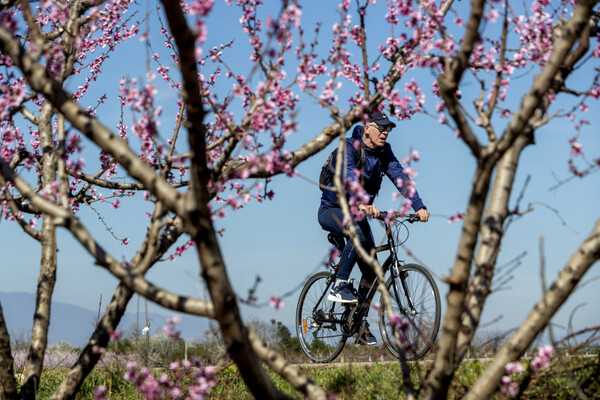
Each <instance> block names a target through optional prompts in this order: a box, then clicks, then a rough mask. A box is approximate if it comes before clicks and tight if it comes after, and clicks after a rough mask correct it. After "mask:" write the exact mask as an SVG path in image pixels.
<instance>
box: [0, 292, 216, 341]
mask: <svg viewBox="0 0 600 400" xmlns="http://www.w3.org/2000/svg"><path fill="white" fill-rule="evenodd" d="M0 303H1V304H2V311H3V314H4V319H5V321H6V326H7V329H8V331H9V332H10V334H11V341H12V342H13V343H14V341H15V340H17V339H28V338H29V337H30V336H31V328H32V326H33V310H34V308H35V294H31V293H22V292H18V293H1V292H0ZM103 311H104V310H103ZM50 313H51V317H50V328H49V331H48V344H50V345H54V344H58V343H60V342H66V343H70V344H72V345H74V346H83V345H84V344H85V343H87V340H88V339H89V337H90V335H91V333H92V332H93V330H94V324H95V322H96V318H97V316H98V312H97V311H92V310H88V309H86V308H83V307H79V306H75V305H72V304H66V303H61V302H57V301H55V302H52V308H51V310H50ZM173 314H175V313H173ZM148 318H150V319H151V320H152V325H151V331H150V335H152V336H153V335H155V334H158V333H161V332H162V327H163V326H164V325H166V324H167V322H166V320H167V317H166V316H164V315H161V314H158V313H149V314H148ZM136 319H137V316H136V313H125V315H123V318H121V322H120V324H119V327H118V330H120V331H122V332H123V333H124V334H128V335H131V334H132V332H133V331H134V330H135V327H136ZM145 320H146V315H145V313H140V317H139V323H138V329H139V330H140V334H141V330H142V328H143V327H144V324H145ZM177 329H178V330H180V331H181V333H182V336H183V337H184V338H185V339H191V338H202V336H203V334H204V332H205V331H206V330H207V329H208V319H206V318H200V317H193V316H188V315H181V323H180V324H179V325H177Z"/></svg>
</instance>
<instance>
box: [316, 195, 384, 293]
mask: <svg viewBox="0 0 600 400" xmlns="http://www.w3.org/2000/svg"><path fill="white" fill-rule="evenodd" d="M343 219H344V216H343V215H342V209H341V208H337V207H329V208H325V207H322V206H321V207H319V224H321V227H322V228H323V229H325V230H326V231H329V232H333V233H335V234H337V235H340V236H344V233H343V231H342V221H343ZM356 225H357V228H358V229H357V233H358V237H359V240H360V243H361V245H362V246H363V248H364V249H365V250H366V251H367V252H369V251H371V249H373V247H375V244H374V243H375V242H374V240H373V233H372V232H371V227H370V226H369V222H368V221H367V219H366V218H365V219H363V220H362V221H360V222H358V223H357V224H356ZM356 262H358V267H359V268H360V271H361V272H362V278H363V279H364V280H366V281H368V282H369V283H373V281H374V280H375V272H374V271H373V269H372V268H371V267H370V266H369V265H367V264H366V263H365V262H364V261H363V260H362V259H361V258H360V257H359V256H358V253H357V252H356V249H355V248H354V245H353V244H352V241H350V240H348V241H347V243H346V246H345V247H344V250H343V251H342V256H341V260H340V266H339V268H338V279H344V280H348V278H350V272H352V268H353V267H354V263H356Z"/></svg>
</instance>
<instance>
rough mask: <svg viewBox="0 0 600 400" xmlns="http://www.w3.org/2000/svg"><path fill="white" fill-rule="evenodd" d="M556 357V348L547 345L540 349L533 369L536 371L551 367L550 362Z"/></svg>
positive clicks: (532, 366) (532, 363)
mask: <svg viewBox="0 0 600 400" xmlns="http://www.w3.org/2000/svg"><path fill="white" fill-rule="evenodd" d="M553 355H554V347H552V345H546V346H543V347H540V348H539V349H538V355H537V356H536V357H535V358H534V359H533V360H532V361H531V368H532V369H533V370H534V371H538V370H540V369H546V368H549V367H550V360H551V359H552V356H553Z"/></svg>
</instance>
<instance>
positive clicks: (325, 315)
mask: <svg viewBox="0 0 600 400" xmlns="http://www.w3.org/2000/svg"><path fill="white" fill-rule="evenodd" d="M386 217H387V213H384V212H382V213H381V216H380V219H382V220H384V225H385V230H386V236H387V244H384V245H382V246H379V247H376V248H375V252H382V251H388V250H389V252H390V254H389V256H388V258H387V259H386V260H385V262H384V263H383V264H382V269H383V273H384V277H385V276H386V274H387V273H388V272H390V276H389V277H388V278H387V281H386V287H387V288H388V291H389V293H390V298H391V302H392V308H393V314H397V315H400V316H402V317H403V318H405V320H406V321H408V324H407V325H408V326H406V325H405V326H404V328H407V329H406V331H405V332H404V335H403V338H404V339H405V341H404V342H403V343H401V344H398V343H397V342H396V339H395V337H394V329H393V327H392V325H391V324H390V321H389V315H388V313H387V310H386V308H385V306H384V304H383V303H384V302H383V301H380V303H381V307H380V308H379V312H378V319H379V330H380V332H381V337H382V339H383V342H384V343H385V345H386V347H387V349H388V351H389V352H390V353H391V354H392V355H393V356H395V357H400V353H401V352H403V354H404V357H405V358H406V359H407V360H418V359H420V358H422V357H423V356H424V355H425V354H426V353H427V352H428V351H429V349H430V348H431V346H432V345H433V343H434V342H435V339H436V337H437V334H438V330H439V326H440V314H441V306H440V295H439V292H438V288H437V285H436V284H435V281H434V280H433V277H432V276H431V274H430V273H429V271H428V270H427V269H426V268H425V267H422V266H421V265H418V264H405V263H404V260H399V259H398V254H397V247H398V246H399V245H400V244H401V243H399V244H398V243H397V239H396V237H395V236H397V235H398V233H399V230H400V229H401V227H402V226H403V227H405V228H406V230H407V238H406V239H405V240H404V241H406V240H407V239H408V227H407V226H406V224H405V223H406V222H409V223H412V222H417V221H419V220H420V218H419V216H418V215H416V214H410V215H408V216H407V217H406V219H404V220H402V221H397V222H398V223H397V225H395V227H396V229H393V227H392V225H391V224H390V223H387V222H385V219H386ZM327 238H328V240H329V242H330V243H331V244H333V245H334V246H335V247H337V248H338V250H339V251H340V252H341V251H342V249H343V248H344V245H345V239H344V237H342V236H339V235H335V234H333V233H329V235H328V236H327ZM338 266H339V262H338V263H337V264H332V265H331V268H330V270H329V271H328V272H326V271H323V272H318V273H316V274H315V275H313V276H311V277H310V278H309V279H308V281H307V282H306V284H305V285H304V287H303V289H302V292H300V297H299V299H298V306H297V308H296V334H297V336H298V339H299V341H300V345H301V347H302V351H303V352H304V354H306V355H307V356H308V358H310V359H311V360H312V361H314V362H319V363H328V362H330V361H332V360H334V359H335V358H336V357H337V356H338V355H339V354H340V353H341V351H342V349H343V348H344V346H345V344H346V341H347V340H348V338H350V337H352V336H353V335H356V343H358V340H359V338H360V336H361V335H362V333H363V331H364V329H365V326H364V323H363V319H364V317H365V315H366V313H367V312H368V307H365V306H364V305H366V304H371V300H372V299H373V297H374V296H375V294H376V292H377V285H378V281H377V279H376V280H375V282H374V283H373V286H372V287H371V289H370V290H369V292H368V293H367V295H366V296H365V298H364V299H363V300H362V301H361V299H360V298H359V296H358V292H357V291H356V290H355V289H354V287H353V282H352V280H351V282H350V285H351V290H352V292H353V294H354V295H355V296H356V297H357V298H359V302H358V304H355V305H348V304H343V303H338V302H332V301H330V300H328V299H327V295H328V293H329V290H330V289H331V286H332V285H333V283H334V282H335V280H336V278H337V268H338Z"/></svg>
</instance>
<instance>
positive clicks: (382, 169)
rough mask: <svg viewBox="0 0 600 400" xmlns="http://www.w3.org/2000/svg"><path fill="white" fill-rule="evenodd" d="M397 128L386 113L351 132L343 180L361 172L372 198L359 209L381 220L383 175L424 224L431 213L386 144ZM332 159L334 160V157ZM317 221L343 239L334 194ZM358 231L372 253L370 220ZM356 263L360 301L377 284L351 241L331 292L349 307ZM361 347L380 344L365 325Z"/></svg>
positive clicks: (327, 193)
mask: <svg viewBox="0 0 600 400" xmlns="http://www.w3.org/2000/svg"><path fill="white" fill-rule="evenodd" d="M395 127H396V124H394V123H393V122H391V121H390V120H389V118H388V117H387V115H385V113H382V112H378V111H376V112H374V113H372V114H371V115H370V116H369V122H368V123H366V124H365V125H364V126H360V125H357V126H356V127H355V128H354V130H353V131H352V137H351V138H347V139H346V157H345V161H346V165H345V166H344V168H343V170H342V176H343V177H345V178H346V179H348V180H350V181H353V180H355V179H357V173H356V172H357V171H360V179H361V183H362V186H363V188H364V190H365V191H366V193H367V195H368V196H369V201H368V202H367V203H366V204H360V205H359V206H358V209H359V210H360V211H362V212H364V213H365V215H366V216H373V217H375V218H377V217H379V214H380V211H379V209H378V208H377V207H376V206H375V205H373V201H374V200H375V197H376V196H377V193H378V192H379V188H380V187H381V181H382V175H383V174H385V175H386V176H387V177H388V178H389V179H390V180H391V181H392V183H393V184H394V186H396V188H397V189H398V191H399V192H400V193H401V194H402V195H403V196H404V197H405V198H406V201H407V202H411V206H412V208H413V209H414V210H415V212H416V213H417V215H418V216H419V218H420V219H421V222H427V220H428V219H429V211H427V208H426V207H425V204H423V201H422V200H421V197H420V196H419V193H418V192H417V191H416V190H414V187H413V186H412V182H410V178H409V177H408V176H407V175H406V174H405V173H404V170H403V168H402V166H401V165H400V162H398V160H397V159H396V157H395V156H394V153H393V152H392V147H391V146H390V144H389V143H387V142H386V140H387V137H388V134H389V133H390V132H391V130H392V129H393V128H395ZM355 141H359V143H360V146H359V148H358V149H357V148H355V146H354V143H355ZM357 152H360V153H357ZM332 157H334V156H333V155H332ZM332 161H333V163H332V165H333V167H332V168H333V169H332V170H334V169H335V158H333V160H332ZM357 164H360V165H357ZM331 181H332V180H331ZM328 186H330V187H331V186H333V182H330V183H329V184H328ZM409 188H412V189H411V190H410V192H409V191H407V189H409ZM318 220H319V224H320V225H321V227H322V228H323V229H324V230H326V231H329V232H332V233H334V234H336V235H339V236H343V235H344V233H343V226H342V223H341V221H343V220H344V216H343V214H342V210H341V208H340V205H339V203H338V199H337V195H336V193H335V191H333V190H329V189H327V188H325V189H324V190H323V194H322V195H321V204H320V207H319V212H318ZM356 227H357V234H358V237H359V240H360V243H361V245H362V246H363V248H364V249H365V250H366V251H370V250H371V249H373V248H374V247H375V242H374V239H373V233H372V232H371V227H370V226H369V223H368V220H367V219H366V218H364V219H362V220H361V221H357V222H356ZM356 262H358V266H359V268H360V270H361V272H362V277H361V280H360V283H359V286H358V295H359V297H360V298H361V300H362V299H364V297H365V296H366V294H367V292H368V291H369V289H370V288H371V285H372V284H373V281H374V280H375V272H374V271H373V269H372V268H371V267H370V266H369V265H367V264H366V263H365V262H364V261H363V260H362V259H360V257H358V253H357V252H356V249H355V248H354V245H353V244H352V241H348V242H347V243H346V246H345V247H344V250H343V251H342V255H341V259H340V265H339V267H338V277H337V280H336V282H335V285H334V286H333V287H332V289H331V291H330V292H329V296H328V299H329V300H331V301H335V302H340V303H346V304H356V303H357V302H358V299H357V298H356V297H355V296H354V295H353V294H352V292H351V291H350V286H349V283H348V279H349V278H350V273H351V272H352V268H353V267H354V264H355V263H356ZM365 307H369V305H368V304H365ZM365 318H366V314H365ZM359 343H362V344H368V345H374V344H377V340H376V339H375V337H374V336H373V334H372V333H371V332H370V331H369V329H368V324H367V323H366V321H365V330H364V333H363V335H362V336H361V338H359Z"/></svg>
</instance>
